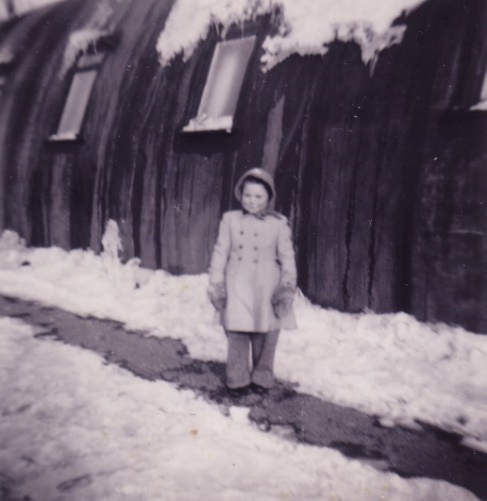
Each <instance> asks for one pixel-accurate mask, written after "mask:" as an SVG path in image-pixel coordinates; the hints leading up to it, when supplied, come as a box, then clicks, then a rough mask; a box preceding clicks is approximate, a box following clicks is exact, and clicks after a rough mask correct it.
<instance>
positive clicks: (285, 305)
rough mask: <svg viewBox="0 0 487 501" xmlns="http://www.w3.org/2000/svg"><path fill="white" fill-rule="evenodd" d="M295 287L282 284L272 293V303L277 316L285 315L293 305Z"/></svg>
mask: <svg viewBox="0 0 487 501" xmlns="http://www.w3.org/2000/svg"><path fill="white" fill-rule="evenodd" d="M293 301H294V289H293V288H292V287H289V286H287V285H280V286H279V287H278V288H277V289H276V290H275V291H274V294H273V295H272V299H271V303H272V308H273V309H274V314H275V315H276V317H277V318H283V317H285V316H286V315H287V314H288V313H289V312H290V311H291V308H292V306H293Z"/></svg>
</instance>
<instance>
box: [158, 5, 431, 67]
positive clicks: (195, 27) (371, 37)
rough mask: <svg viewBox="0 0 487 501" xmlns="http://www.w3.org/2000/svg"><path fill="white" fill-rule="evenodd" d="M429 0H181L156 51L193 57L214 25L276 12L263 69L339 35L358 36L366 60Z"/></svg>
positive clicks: (323, 46)
mask: <svg viewBox="0 0 487 501" xmlns="http://www.w3.org/2000/svg"><path fill="white" fill-rule="evenodd" d="M423 1H424V0H394V1H391V0H386V1H384V0H307V1H306V2H305V3H303V2H298V1H296V0H198V5H197V7H195V1H194V0H177V1H176V3H175V5H174V6H173V9H172V11H171V13H170V15H169V18H168V19H167V22H166V25H165V27H164V30H163V31H162V33H161V35H160V36H159V40H158V42H157V50H158V52H159V56H160V60H161V63H162V64H163V65H166V64H168V63H169V62H170V61H171V59H172V58H173V57H175V56H176V55H177V54H180V53H182V54H183V57H184V59H185V60H186V59H188V58H189V57H190V56H191V54H192V53H193V52H194V50H195V48H196V47H197V45H198V43H199V42H200V41H201V40H203V39H205V38H206V36H207V35H208V32H209V30H210V28H211V27H212V26H216V27H217V28H222V29H223V32H225V30H227V29H228V28H229V27H230V25H232V24H241V23H243V22H245V21H248V20H251V19H255V18H256V17H257V16H261V15H263V14H273V21H274V23H276V28H277V34H276V35H273V36H268V37H267V38H266V39H265V41H264V43H263V47H262V48H263V50H264V54H263V56H262V63H263V68H264V69H270V68H272V67H273V66H275V65H276V64H278V63H279V62H281V61H282V60H283V59H285V58H287V57H288V56H289V55H291V54H301V55H309V54H319V55H323V54H325V53H326V52H327V50H328V48H327V46H328V45H329V44H330V43H331V42H333V41H334V40H341V41H352V40H353V41H355V42H357V43H358V44H359V45H360V47H361V49H362V59H363V61H364V62H365V63H367V62H368V61H370V60H372V59H373V58H374V57H376V55H377V54H378V52H379V51H380V50H382V49H384V48H385V47H389V46H390V45H392V44H395V43H399V42H400V41H401V40H402V35H403V33H404V30H405V27H404V26H395V27H391V24H392V22H393V21H394V20H395V19H396V18H397V17H398V16H400V15H401V14H402V13H403V12H405V11H406V12H407V11H409V10H411V9H413V8H415V7H417V6H418V5H419V4H421V3H422V2H423Z"/></svg>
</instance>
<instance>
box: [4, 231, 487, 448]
mask: <svg viewBox="0 0 487 501" xmlns="http://www.w3.org/2000/svg"><path fill="white" fill-rule="evenodd" d="M118 245H119V241H118V237H117V230H116V227H115V226H114V225H112V224H110V225H109V232H107V234H106V236H105V238H104V247H105V248H104V252H103V253H102V255H101V256H96V255H95V254H94V253H93V252H91V251H81V250H74V251H71V252H69V253H68V252H65V251H63V250H61V249H58V248H50V249H29V248H25V247H24V246H23V242H22V241H21V240H20V239H19V238H18V236H17V235H16V234H14V233H12V232H10V231H5V232H4V233H3V236H2V238H1V239H0V293H2V294H5V295H11V296H16V297H21V298H25V299H31V300H36V301H39V302H42V303H44V304H47V305H51V306H57V307H59V308H63V309H65V310H68V311H71V312H73V313H76V314H78V315H81V316H89V315H92V316H95V317H99V318H111V319H113V320H117V321H120V322H123V323H125V325H126V326H127V328H129V329H134V330H145V331H147V333H148V334H150V335H154V336H159V337H166V336H168V337H172V338H177V339H181V340H182V341H183V342H184V343H185V344H186V346H187V347H188V349H189V351H190V354H191V356H192V357H194V358H198V359H201V360H219V361H224V360H225V356H226V341H225V336H224V333H223V331H222V329H221V327H220V326H219V325H218V324H217V323H216V322H215V321H214V319H215V313H214V310H213V308H212V306H211V304H210V303H209V300H208V298H207V295H206V286H207V280H208V277H207V275H200V276H179V277H176V276H171V275H170V274H168V273H166V272H164V271H161V270H158V271H151V270H146V269H143V268H141V267H140V266H139V262H138V260H136V259H133V260H131V261H129V262H128V263H126V264H122V263H120V261H119V260H118ZM296 315H297V320H298V325H299V329H298V330H295V331H283V332H282V335H281V341H280V344H279V347H278V352H277V360H276V374H277V376H278V377H279V378H281V379H285V380H288V381H291V382H294V383H296V384H297V385H298V386H299V388H300V391H305V392H308V393H310V394H313V395H316V396H318V397H321V398H324V399H326V400H328V401H330V402H333V403H336V404H340V405H346V406H350V407H354V408H356V409H359V410H361V411H363V412H365V413H368V414H372V415H377V416H378V417H379V418H380V419H381V422H382V423H383V424H384V425H392V424H394V423H401V424H405V425H407V426H412V427H414V426H418V421H423V422H427V423H430V424H433V425H437V426H439V427H441V428H443V429H445V430H448V431H453V432H456V433H459V434H461V435H464V436H466V437H468V439H469V443H470V444H473V443H475V444H477V445H478V446H480V445H481V443H482V442H487V336H480V335H475V334H472V333H469V332H467V331H465V330H463V329H461V328H454V327H449V326H446V325H441V324H438V325H429V324H424V323H421V322H418V321H416V320H415V319H414V318H413V317H411V316H409V315H406V314H402V313H399V314H390V315H377V314H374V313H366V314H360V315H351V314H345V313H340V312H337V311H333V310H326V309H322V308H319V307H316V306H313V305H311V304H310V303H309V302H308V301H307V300H306V299H305V298H304V297H302V296H300V297H298V298H297V304H296Z"/></svg>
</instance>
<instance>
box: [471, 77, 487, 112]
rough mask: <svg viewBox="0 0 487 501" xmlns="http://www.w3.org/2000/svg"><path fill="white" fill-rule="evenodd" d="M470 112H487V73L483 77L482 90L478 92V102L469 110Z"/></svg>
mask: <svg viewBox="0 0 487 501" xmlns="http://www.w3.org/2000/svg"><path fill="white" fill-rule="evenodd" d="M470 109H471V110H486V111H487V72H486V74H485V77H484V82H483V84H482V89H481V90H480V101H479V102H478V103H477V104H475V105H474V106H472V108H470Z"/></svg>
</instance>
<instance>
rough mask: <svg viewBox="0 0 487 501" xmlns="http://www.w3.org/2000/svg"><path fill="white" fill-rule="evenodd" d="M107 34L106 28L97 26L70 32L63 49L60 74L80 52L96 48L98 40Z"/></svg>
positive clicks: (83, 52)
mask: <svg viewBox="0 0 487 501" xmlns="http://www.w3.org/2000/svg"><path fill="white" fill-rule="evenodd" d="M109 34H110V33H109V32H108V31H107V30H102V29H98V28H84V29H80V30H76V31H73V32H72V33H70V35H69V38H68V43H67V45H66V49H65V50H64V58H63V68H62V70H61V74H62V75H65V74H66V72H67V71H68V70H69V69H70V68H71V67H72V66H73V65H74V63H75V62H76V59H77V57H78V56H79V55H80V54H85V53H86V52H88V50H89V49H90V48H91V49H96V44H97V43H98V41H99V40H100V39H101V38H103V37H105V36H107V35H109Z"/></svg>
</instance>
